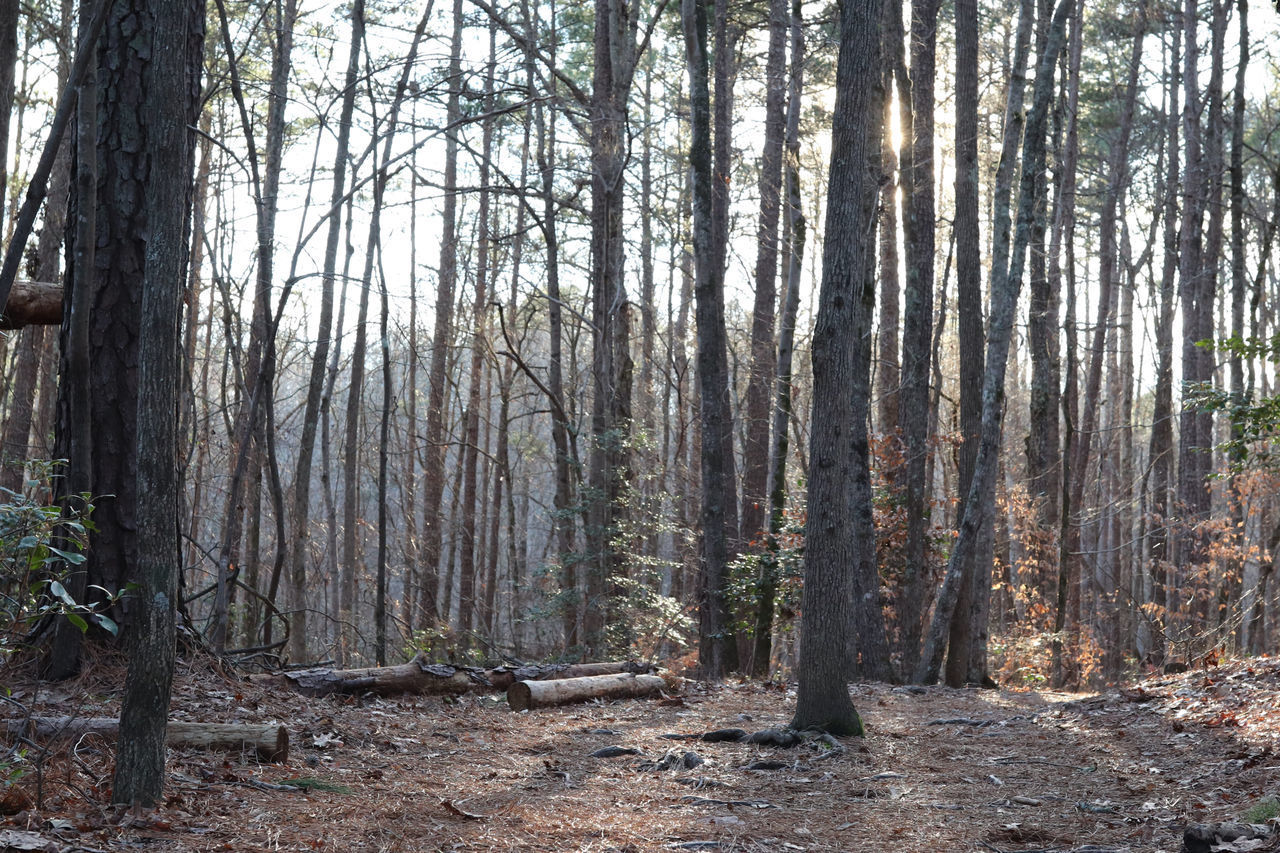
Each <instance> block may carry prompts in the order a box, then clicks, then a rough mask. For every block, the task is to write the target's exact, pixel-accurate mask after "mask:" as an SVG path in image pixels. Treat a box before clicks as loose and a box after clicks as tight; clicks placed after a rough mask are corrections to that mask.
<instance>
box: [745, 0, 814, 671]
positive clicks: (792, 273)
mask: <svg viewBox="0 0 1280 853" xmlns="http://www.w3.org/2000/svg"><path fill="white" fill-rule="evenodd" d="M803 82H804V28H803V19H802V18H801V2H800V0H792V2H791V79H790V82H789V83H788V92H787V139H786V149H787V150H786V160H785V162H786V169H785V173H786V181H785V183H786V190H787V200H786V215H787V233H788V239H789V242H788V245H787V251H786V257H787V286H786V292H785V295H784V297H783V300H782V315H781V317H780V318H779V322H778V358H777V365H778V376H777V381H776V383H775V389H774V403H773V431H772V439H773V441H772V445H771V447H770V451H769V534H770V539H769V542H770V547H771V548H776V547H777V544H778V543H777V536H778V534H779V533H781V532H782V527H783V523H784V521H785V513H786V508H787V454H788V452H789V448H790V441H789V436H790V429H791V364H792V358H793V356H794V349H795V334H796V315H797V314H798V313H799V310H800V288H801V286H802V285H801V282H800V276H801V273H802V272H803V271H804V247H805V230H806V228H805V221H804V210H803V208H802V207H801V204H800V103H801V102H800V98H801V96H802V92H803ZM780 580H781V578H780V577H779V576H778V567H777V566H776V565H768V564H766V566H765V567H764V569H763V570H762V577H761V579H760V592H759V596H760V601H759V604H758V606H757V610H756V622H755V652H754V654H753V656H752V675H755V676H757V677H764V676H767V675H768V674H769V669H770V663H771V659H772V657H773V614H774V604H775V600H776V598H777V595H778V583H779V581H780Z"/></svg>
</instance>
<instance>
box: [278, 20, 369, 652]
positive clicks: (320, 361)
mask: <svg viewBox="0 0 1280 853" xmlns="http://www.w3.org/2000/svg"><path fill="white" fill-rule="evenodd" d="M363 31H364V0H355V2H354V3H353V5H352V8H351V42H350V48H349V51H348V54H347V70H346V76H345V78H344V81H343V91H342V109H341V113H340V116H339V118H338V138H337V146H336V149H335V151H334V160H333V188H332V191H331V193H330V196H329V202H330V203H329V217H330V218H329V228H328V234H327V237H326V240H325V247H324V267H323V274H322V277H321V291H320V317H319V322H318V323H317V329H316V344H315V352H314V353H313V354H312V361H311V372H310V376H309V377H308V380H307V398H306V403H305V404H304V409H303V414H302V435H301V438H300V439H299V441H298V467H297V471H296V473H295V475H294V480H293V509H292V515H293V542H292V543H291V548H290V551H289V587H290V591H291V592H292V599H293V602H294V613H293V615H292V617H291V623H292V624H291V625H290V631H289V640H290V644H289V653H290V655H291V656H292V657H293V659H294V660H305V659H306V657H307V595H306V590H307V556H308V554H307V551H308V543H309V540H310V518H311V465H312V457H313V456H314V454H315V444H316V430H317V427H318V426H319V422H320V405H321V396H322V394H323V392H324V380H325V369H326V367H327V366H328V365H327V362H328V360H329V339H330V336H331V334H332V330H333V282H334V273H335V272H336V271H337V266H338V243H339V240H340V238H341V236H342V217H341V216H340V215H339V214H338V211H339V210H341V207H342V199H343V196H344V195H345V194H346V180H347V152H348V149H349V146H350V140H351V118H352V115H353V113H354V111H355V97H356V85H357V78H358V76H359V71H360V38H361V36H362V35H363Z"/></svg>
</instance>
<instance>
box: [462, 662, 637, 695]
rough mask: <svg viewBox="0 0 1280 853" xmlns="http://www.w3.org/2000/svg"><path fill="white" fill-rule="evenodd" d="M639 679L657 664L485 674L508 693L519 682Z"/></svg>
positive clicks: (529, 667) (556, 666) (506, 669)
mask: <svg viewBox="0 0 1280 853" xmlns="http://www.w3.org/2000/svg"><path fill="white" fill-rule="evenodd" d="M622 672H630V673H634V674H636V675H642V674H644V673H650V672H653V664H651V663H642V662H639V661H630V660H627V661H605V662H602V663H534V664H525V665H523V666H516V667H510V666H500V667H498V668H497V669H491V670H488V671H487V672H485V676H486V677H487V678H488V680H489V684H490V685H492V686H493V689H494V690H508V689H510V687H511V685H513V684H515V683H516V682H517V681H552V680H555V679H562V678H586V677H587V676H590V675H615V674H617V673H622Z"/></svg>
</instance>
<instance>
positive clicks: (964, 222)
mask: <svg viewBox="0 0 1280 853" xmlns="http://www.w3.org/2000/svg"><path fill="white" fill-rule="evenodd" d="M965 2H967V0H961V3H958V4H957V6H956V63H957V64H956V108H957V113H956V116H957V121H956V160H957V168H956V243H957V245H958V247H959V252H958V254H957V257H956V273H957V274H956V306H957V308H958V315H959V316H958V320H957V325H958V331H959V348H960V434H961V436H962V441H963V443H962V444H961V445H960V454H959V456H960V459H959V469H960V470H959V475H960V476H959V493H960V494H961V495H968V493H969V487H970V486H971V485H972V483H973V470H974V465H975V463H976V462H977V457H978V444H979V441H980V435H981V431H982V400H981V395H982V375H983V372H984V371H983V353H982V344H983V340H984V337H985V333H984V330H983V324H982V270H981V258H980V256H979V250H978V245H979V239H980V235H979V231H978V53H977V51H978V21H977V10H976V5H975V6H974V8H972V9H970V8H962V6H963V5H964V3H965ZM973 2H974V3H975V4H976V0H973ZM1029 14H1030V4H1029V3H1023V5H1022V17H1019V19H1018V39H1019V40H1018V42H1017V48H1016V49H1015V59H1014V68H1013V73H1012V76H1011V79H1010V81H1009V95H1008V105H1009V106H1008V109H1007V110H1006V112H1005V122H1006V124H1005V137H1004V143H1005V147H1004V149H1003V150H1002V152H1001V158H1000V170H999V171H998V173H997V176H996V189H995V193H996V197H995V204H996V225H995V227H996V228H997V229H999V228H1001V227H1003V228H1005V229H1006V230H1007V229H1008V227H1009V224H1008V199H1009V185H1010V183H1011V181H1012V170H1013V169H1012V160H1013V156H1014V148H1015V147H1016V145H1017V135H1016V133H1017V129H1018V128H1020V127H1021V124H1020V122H1021V115H1020V113H1021V108H1022V93H1023V87H1024V86H1025V75H1026V71H1025V69H1026V61H1027V49H1026V43H1027V41H1026V40H1027V31H1029V29H1030V22H1029V21H1028V20H1027V17H1028V16H1029ZM917 126H919V119H917ZM1001 212H1003V213H1004V216H1003V218H1001ZM932 254H933V253H932V251H930V252H929V256H930V258H932ZM985 497H986V496H985V495H984V496H983V499H984V500H985ZM961 512H963V504H962V506H961ZM992 522H993V519H992V520H989V521H988V522H987V527H988V528H990V527H991V524H992ZM982 536H983V539H984V541H986V540H987V539H989V534H988V533H987V532H986V531H985V530H984V531H983V533H982ZM984 552H986V549H985V548H982V547H978V548H975V549H974V558H973V559H972V560H971V561H970V562H969V563H968V564H967V565H965V566H964V567H963V571H964V573H965V582H964V584H963V585H962V586H961V589H960V592H959V598H958V601H957V604H956V611H957V617H956V618H954V619H952V621H951V626H950V655H949V658H948V661H947V672H946V681H947V684H949V685H951V686H952V687H960V686H963V685H964V684H966V683H970V682H972V683H977V684H981V683H982V676H983V675H985V672H983V673H978V672H971V671H970V670H971V667H970V658H971V653H972V647H973V645H974V643H973V640H974V639H976V637H977V636H979V635H980V634H982V633H984V631H985V626H983V625H976V624H974V619H973V613H972V611H973V608H974V605H975V604H977V603H979V599H980V598H981V597H982V593H981V592H980V591H979V590H978V589H977V587H978V585H979V584H981V583H982V580H981V578H983V577H986V576H989V573H990V567H989V560H988V561H987V565H986V566H980V564H981V563H983V562H984V558H986V557H988V556H989V555H988V554H987V553H984ZM985 585H986V586H987V587H990V583H986V584H985ZM921 604H923V602H921ZM917 612H918V613H919V616H918V617H917V618H918V619H919V618H923V616H924V613H923V607H921V608H920V610H918V611H917ZM981 615H985V612H984V613H982V614H981ZM975 679H976V680H975Z"/></svg>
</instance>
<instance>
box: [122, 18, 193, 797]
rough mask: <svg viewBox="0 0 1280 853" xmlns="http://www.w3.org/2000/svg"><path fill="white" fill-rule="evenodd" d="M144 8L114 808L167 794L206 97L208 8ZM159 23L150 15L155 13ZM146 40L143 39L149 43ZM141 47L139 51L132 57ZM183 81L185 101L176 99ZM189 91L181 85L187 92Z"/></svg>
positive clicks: (138, 60) (134, 44)
mask: <svg viewBox="0 0 1280 853" xmlns="http://www.w3.org/2000/svg"><path fill="white" fill-rule="evenodd" d="M138 11H139V12H140V15H139V21H138V23H139V24H140V27H141V29H140V31H138V32H134V33H133V34H132V35H133V38H132V39H131V40H130V50H129V52H127V53H125V54H124V56H126V57H128V58H129V64H130V66H131V67H132V68H135V69H138V70H140V72H141V73H140V78H141V79H140V82H141V87H140V88H141V90H142V95H141V98H140V103H139V107H140V110H139V112H138V114H137V115H136V118H137V120H138V124H139V127H138V129H139V130H140V131H141V134H142V139H143V140H144V147H143V148H142V151H141V152H140V153H142V155H143V160H142V166H143V169H144V171H143V173H142V175H141V176H140V177H142V178H143V185H144V186H145V188H146V189H145V192H144V195H143V198H142V200H143V202H144V210H145V217H146V226H145V227H146V230H145V232H144V234H145V235H146V241H145V251H144V254H143V262H144V268H143V276H142V293H141V317H140V318H139V319H140V322H139V334H140V338H139V353H138V386H137V387H138V391H139V394H138V398H137V402H136V406H137V411H136V414H137V424H138V430H137V435H136V439H135V441H136V444H135V449H136V452H137V475H136V476H137V480H136V485H137V491H136V494H137V496H138V503H137V519H138V540H137V546H136V554H137V563H136V565H131V566H130V568H131V569H132V572H131V574H132V575H133V577H132V578H131V580H133V581H134V582H135V583H137V585H138V586H137V589H136V591H135V592H134V593H133V596H132V597H133V598H134V599H135V602H136V604H135V606H136V608H137V610H136V612H135V619H134V621H133V622H132V624H131V625H130V626H129V634H128V639H129V646H130V650H129V671H128V674H127V676H126V678H125V685H124V698H123V703H122V706H121V709H120V732H119V745H118V747H117V751H116V767H115V775H114V778H113V782H112V793H111V798H112V801H113V802H116V803H125V804H141V805H143V806H148V807H149V806H152V805H154V804H155V803H156V801H157V800H159V799H160V795H161V792H162V790H163V787H164V762H165V726H166V724H167V722H168V713H169V693H170V688H171V685H172V683H173V667H174V660H175V657H176V652H177V650H176V648H175V637H176V617H177V611H176V598H177V584H178V572H179V568H180V566H181V562H182V551H181V547H180V546H179V542H178V503H179V491H180V486H179V482H178V470H177V453H178V418H177V415H178V388H179V379H178V374H179V370H180V359H179V354H178V353H179V344H180V341H179V323H180V319H181V315H182V284H183V282H184V281H185V279H186V277H185V275H184V265H185V263H186V260H187V258H186V225H187V221H188V220H187V214H188V206H189V204H190V200H191V188H192V178H193V176H192V165H193V164H192V154H193V152H194V146H193V145H192V139H191V134H190V132H189V131H188V126H189V125H192V124H194V123H195V118H196V109H197V105H198V104H199V101H200V71H201V55H202V52H203V42H204V2H203V0H153V2H152V3H150V4H148V6H146V7H144V8H143V9H139V10H138ZM153 16H154V17H153ZM144 34H145V35H144ZM143 45H145V48H146V49H145V51H144V52H142V53H141V54H133V53H132V51H133V50H136V49H138V47H140V46H143ZM175 81H178V82H179V87H180V88H179V91H180V92H181V96H179V97H174V95H173V89H174V85H175ZM183 83H185V85H182V84H183Z"/></svg>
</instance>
